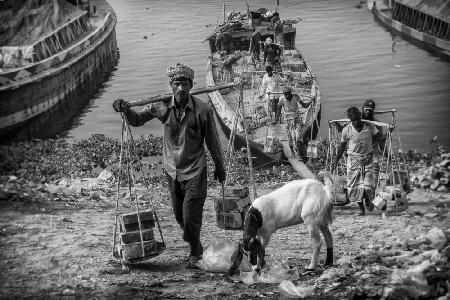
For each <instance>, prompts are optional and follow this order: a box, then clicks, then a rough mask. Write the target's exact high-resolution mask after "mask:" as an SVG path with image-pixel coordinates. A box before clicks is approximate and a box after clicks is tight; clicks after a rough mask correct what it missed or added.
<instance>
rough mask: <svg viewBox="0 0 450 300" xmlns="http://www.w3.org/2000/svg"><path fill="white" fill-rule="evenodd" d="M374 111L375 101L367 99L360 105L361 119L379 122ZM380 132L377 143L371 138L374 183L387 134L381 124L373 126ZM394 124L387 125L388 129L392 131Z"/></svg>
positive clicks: (377, 176) (378, 173) (378, 174)
mask: <svg viewBox="0 0 450 300" xmlns="http://www.w3.org/2000/svg"><path fill="white" fill-rule="evenodd" d="M374 113H375V101H373V100H372V99H367V100H366V101H365V102H364V104H363V107H362V116H361V119H363V120H368V121H375V122H380V121H379V120H378V119H376V118H375V116H374ZM375 127H376V128H377V129H378V131H379V132H380V133H381V134H380V143H377V141H376V140H372V148H373V169H374V170H373V172H374V182H375V185H376V184H377V182H378V178H379V176H380V160H381V156H382V155H383V150H384V145H385V144H386V138H387V134H386V133H385V132H384V131H383V127H382V126H375ZM394 128H395V127H394V126H393V125H392V126H390V127H389V131H390V132H392V131H393V130H394Z"/></svg>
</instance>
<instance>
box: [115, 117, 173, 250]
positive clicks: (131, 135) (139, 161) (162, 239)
mask: <svg viewBox="0 0 450 300" xmlns="http://www.w3.org/2000/svg"><path fill="white" fill-rule="evenodd" d="M124 119H125V124H126V126H127V128H128V132H129V133H130V137H131V143H132V146H133V149H135V148H136V147H135V142H134V138H133V134H132V133H131V128H130V124H129V123H128V121H127V120H126V118H124ZM134 155H135V156H136V157H137V158H139V157H138V156H137V154H136V153H135V152H134ZM137 161H138V163H139V169H141V173H142V177H143V178H145V174H144V168H143V165H142V161H141V160H140V159H138V160H137ZM144 182H145V188H146V190H147V193H148V194H149V195H150V189H149V187H148V183H147V181H145V180H144ZM149 198H150V207H151V209H152V211H153V215H154V217H155V221H156V224H157V225H158V231H159V234H160V236H161V241H162V243H163V244H164V245H165V242H164V237H163V234H162V230H161V225H160V224H159V219H158V215H157V214H156V210H155V203H154V200H153V198H152V197H149ZM136 202H137V198H136Z"/></svg>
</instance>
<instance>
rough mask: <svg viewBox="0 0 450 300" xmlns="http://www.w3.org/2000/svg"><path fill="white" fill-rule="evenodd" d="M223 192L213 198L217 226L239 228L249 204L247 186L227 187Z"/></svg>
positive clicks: (241, 226) (242, 223) (241, 225)
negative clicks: (222, 194)
mask: <svg viewBox="0 0 450 300" xmlns="http://www.w3.org/2000/svg"><path fill="white" fill-rule="evenodd" d="M224 194H225V195H224V197H220V198H216V199H215V200H214V208H215V210H216V223H217V227H219V228H222V229H231V230H240V229H242V228H243V225H244V217H245V214H246V213H247V210H248V208H249V207H250V205H251V200H250V196H249V190H248V187H227V188H226V189H225V193H224Z"/></svg>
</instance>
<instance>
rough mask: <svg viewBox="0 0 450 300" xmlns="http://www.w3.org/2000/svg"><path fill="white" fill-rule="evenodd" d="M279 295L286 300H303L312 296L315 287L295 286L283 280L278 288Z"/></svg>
mask: <svg viewBox="0 0 450 300" xmlns="http://www.w3.org/2000/svg"><path fill="white" fill-rule="evenodd" d="M278 288H279V289H280V292H281V294H282V295H283V296H284V297H287V298H304V297H309V296H312V295H314V290H315V288H316V286H315V285H313V286H311V285H304V284H300V285H295V284H294V283H293V282H292V281H289V280H283V281H282V282H281V283H280V285H279V286H278Z"/></svg>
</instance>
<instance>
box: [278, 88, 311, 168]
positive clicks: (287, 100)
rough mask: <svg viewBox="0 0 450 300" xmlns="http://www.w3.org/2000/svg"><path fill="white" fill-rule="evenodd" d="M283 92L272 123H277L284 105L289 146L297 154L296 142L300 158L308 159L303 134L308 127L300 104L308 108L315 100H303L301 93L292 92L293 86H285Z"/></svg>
mask: <svg viewBox="0 0 450 300" xmlns="http://www.w3.org/2000/svg"><path fill="white" fill-rule="evenodd" d="M282 92H283V96H281V97H280V100H279V102H278V109H277V114H276V117H275V121H274V122H273V123H272V124H273V125H275V124H277V123H278V120H279V119H280V115H281V109H282V108H283V107H284V121H285V124H286V129H287V133H288V139H289V148H290V149H291V151H292V152H293V153H294V155H295V152H294V142H296V146H297V156H298V159H300V160H302V161H306V160H307V157H306V149H305V146H304V143H303V135H304V133H305V129H306V128H305V125H304V124H303V122H302V119H301V113H300V109H299V107H298V105H299V104H300V105H301V106H302V107H303V108H307V107H309V106H310V105H311V103H312V102H313V101H311V102H309V103H306V102H304V101H302V100H301V99H300V96H299V95H297V94H292V88H291V87H289V86H283V88H282Z"/></svg>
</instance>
